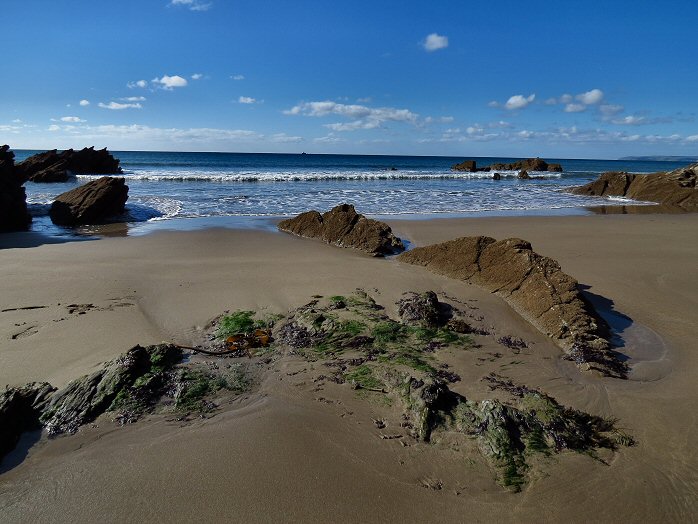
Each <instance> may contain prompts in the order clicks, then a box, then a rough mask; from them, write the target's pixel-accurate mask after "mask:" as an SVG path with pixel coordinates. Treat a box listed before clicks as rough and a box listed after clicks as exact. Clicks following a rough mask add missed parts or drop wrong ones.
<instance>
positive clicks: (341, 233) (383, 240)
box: [278, 204, 404, 256]
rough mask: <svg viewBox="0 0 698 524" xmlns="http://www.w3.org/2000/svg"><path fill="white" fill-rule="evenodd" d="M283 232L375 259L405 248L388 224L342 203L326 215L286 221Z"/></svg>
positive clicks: (315, 213) (281, 227)
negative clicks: (320, 241) (350, 250)
mask: <svg viewBox="0 0 698 524" xmlns="http://www.w3.org/2000/svg"><path fill="white" fill-rule="evenodd" d="M278 228H279V230H281V231H285V232H286V233H292V234H294V235H298V236H301V237H306V238H317V239H320V240H322V241H323V242H326V243H328V244H332V245H335V246H339V247H346V248H353V249H358V250H360V251H364V252H366V253H368V254H370V255H373V256H384V255H391V254H394V253H397V252H400V251H402V250H403V249H404V245H403V244H402V241H401V240H400V239H399V238H398V237H396V236H395V235H393V232H392V230H391V229H390V226H388V225H387V224H385V223H384V222H379V221H378V220H373V219H371V218H366V217H365V216H364V215H361V214H359V213H357V212H356V210H355V209H354V206H352V205H350V204H341V205H339V206H337V207H334V208H332V209H331V210H330V211H327V212H326V213H323V214H320V212H318V211H307V212H305V213H301V214H300V215H298V216H296V217H294V218H290V219H288V220H282V221H281V222H279V225H278Z"/></svg>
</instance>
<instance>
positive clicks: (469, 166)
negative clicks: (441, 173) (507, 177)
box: [451, 157, 562, 178]
mask: <svg viewBox="0 0 698 524" xmlns="http://www.w3.org/2000/svg"><path fill="white" fill-rule="evenodd" d="M451 169H453V170H454V171H466V172H469V173H476V172H478V171H485V172H488V171H519V172H521V171H553V172H558V173H560V172H562V166H561V165H560V164H552V163H551V164H549V163H548V162H546V161H545V160H543V159H541V158H538V157H536V158H527V159H525V160H519V161H517V162H512V163H511V164H491V165H489V166H486V167H480V168H479V167H477V165H476V162H475V160H464V161H463V162H461V163H459V164H455V165H453V166H451ZM520 178H523V177H520Z"/></svg>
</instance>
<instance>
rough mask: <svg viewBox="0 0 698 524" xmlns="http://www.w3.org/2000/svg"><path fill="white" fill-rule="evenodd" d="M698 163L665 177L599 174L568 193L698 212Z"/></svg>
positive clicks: (658, 175)
mask: <svg viewBox="0 0 698 524" xmlns="http://www.w3.org/2000/svg"><path fill="white" fill-rule="evenodd" d="M697 182H698V163H696V164H691V165H690V166H687V167H682V168H679V169H676V170H674V171H669V172H668V173H653V174H649V175H637V174H633V173H623V172H608V173H603V174H602V175H601V176H600V177H599V178H597V179H596V180H594V181H593V182H589V183H588V184H586V185H583V186H581V187H576V188H574V189H572V193H574V194H576V195H589V196H619V197H626V198H631V199H633V200H644V201H647V202H657V203H659V204H663V205H665V206H672V207H678V208H683V209H686V210H692V211H698V187H697Z"/></svg>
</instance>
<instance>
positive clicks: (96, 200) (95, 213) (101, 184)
mask: <svg viewBox="0 0 698 524" xmlns="http://www.w3.org/2000/svg"><path fill="white" fill-rule="evenodd" d="M127 199H128V186H127V185H126V181H125V180H124V178H122V177H118V178H115V177H102V178H100V179H97V180H93V181H91V182H88V183H87V184H85V185H82V186H80V187H77V188H75V189H72V190H70V191H66V192H65V193H62V194H60V195H58V196H57V197H56V201H55V202H54V203H53V204H52V205H51V211H50V214H51V220H53V222H54V223H56V224H59V225H64V226H75V225H79V224H101V223H104V222H106V221H108V220H109V219H110V218H112V217H114V216H116V215H120V214H121V213H123V212H124V206H125V204H126V200H127Z"/></svg>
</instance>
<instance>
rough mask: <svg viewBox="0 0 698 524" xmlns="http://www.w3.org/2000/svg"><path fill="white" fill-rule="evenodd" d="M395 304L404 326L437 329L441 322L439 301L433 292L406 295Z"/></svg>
mask: <svg viewBox="0 0 698 524" xmlns="http://www.w3.org/2000/svg"><path fill="white" fill-rule="evenodd" d="M405 295H406V296H405V298H402V299H400V300H399V301H398V302H397V307H398V309H397V312H398V315H400V319H401V320H402V321H403V322H404V323H405V324H418V325H421V326H424V327H437V326H438V325H439V324H440V321H441V312H440V306H439V300H438V298H437V297H436V293H434V292H433V291H425V292H424V293H414V292H411V293H406V294H405Z"/></svg>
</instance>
